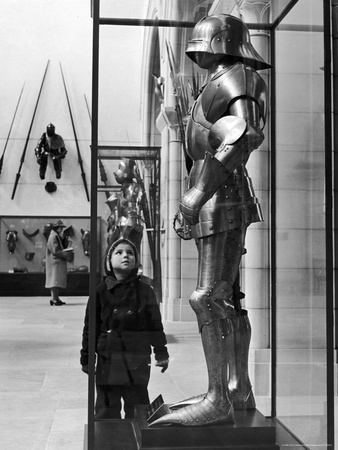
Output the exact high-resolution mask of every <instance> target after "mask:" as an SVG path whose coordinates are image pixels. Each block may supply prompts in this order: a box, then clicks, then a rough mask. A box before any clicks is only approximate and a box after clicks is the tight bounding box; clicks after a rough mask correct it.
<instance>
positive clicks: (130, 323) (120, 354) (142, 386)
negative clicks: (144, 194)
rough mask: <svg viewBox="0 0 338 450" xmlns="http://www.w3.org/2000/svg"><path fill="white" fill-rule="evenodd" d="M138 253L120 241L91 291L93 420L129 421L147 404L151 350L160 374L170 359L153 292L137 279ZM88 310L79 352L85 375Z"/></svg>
mask: <svg viewBox="0 0 338 450" xmlns="http://www.w3.org/2000/svg"><path fill="white" fill-rule="evenodd" d="M138 265H139V260H138V253H137V250H136V247H135V245H134V244H133V243H132V242H131V241H129V240H128V239H124V238H122V239H119V240H117V241H116V242H114V243H113V244H112V245H111V246H110V247H109V248H108V250H107V253H106V256H105V271H106V274H107V277H106V279H105V280H104V281H103V282H101V283H100V284H99V285H98V286H97V291H96V353H97V355H98V358H97V367H96V392H97V398H96V405H95V414H96V419H116V418H117V419H118V418H121V399H123V401H124V413H125V418H126V419H130V418H133V417H134V406H135V405H137V404H142V405H144V404H149V403H150V402H149V395H148V388H147V387H148V383H149V378H150V354H151V348H153V351H154V353H155V359H156V365H157V366H160V367H162V372H164V371H165V370H166V369H167V367H168V362H169V355H168V351H167V348H166V343H167V342H166V337H165V334H164V331H163V325H162V321H161V314H160V310H159V308H158V305H157V302H156V298H155V294H154V292H153V290H152V288H151V287H150V286H149V285H147V284H145V283H144V282H143V281H142V279H141V276H140V275H139V274H138ZM88 335H89V311H88V306H87V310H86V316H85V324H84V329H83V340H82V349H81V360H80V362H81V365H82V370H83V371H84V372H85V373H88Z"/></svg>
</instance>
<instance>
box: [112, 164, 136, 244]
mask: <svg viewBox="0 0 338 450" xmlns="http://www.w3.org/2000/svg"><path fill="white" fill-rule="evenodd" d="M135 171H136V163H135V161H134V160H132V159H126V158H123V159H122V160H121V162H120V164H119V168H118V170H117V171H116V172H115V179H116V181H117V182H118V183H120V184H121V191H120V192H119V193H118V194H113V195H112V196H111V197H110V198H109V199H108V200H107V204H108V206H109V207H110V209H111V215H110V217H109V218H108V225H109V226H108V231H111V235H110V237H109V242H115V241H116V240H117V239H120V238H126V239H129V240H131V241H132V242H133V243H134V244H135V246H136V248H137V251H138V252H139V251H140V245H141V241H142V236H143V228H144V227H143V219H142V217H141V213H142V202H143V196H144V191H143V189H142V188H141V186H140V185H139V184H138V183H137V182H135V181H134V178H136V172H135ZM109 242H108V243H109Z"/></svg>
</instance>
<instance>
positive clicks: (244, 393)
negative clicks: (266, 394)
mask: <svg viewBox="0 0 338 450" xmlns="http://www.w3.org/2000/svg"><path fill="white" fill-rule="evenodd" d="M231 320H232V324H233V330H234V345H235V349H234V356H235V357H234V359H233V360H231V362H230V381H229V388H230V390H231V394H232V401H233V405H234V409H255V408H256V404H255V399H254V395H253V393H252V387H251V382H250V379H249V370H248V359H249V346H250V339H251V325H250V322H249V318H248V313H247V311H246V310H244V309H242V310H241V311H239V312H238V313H237V314H236V316H235V317H233V318H232V319H231Z"/></svg>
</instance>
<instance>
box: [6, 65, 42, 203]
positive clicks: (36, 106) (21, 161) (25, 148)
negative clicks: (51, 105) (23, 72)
mask: <svg viewBox="0 0 338 450" xmlns="http://www.w3.org/2000/svg"><path fill="white" fill-rule="evenodd" d="M48 66H49V60H48V61H47V65H46V69H45V73H44V75H43V78H42V83H41V86H40V90H39V94H38V98H37V101H36V105H35V108H34V112H33V117H32V121H31V124H30V127H29V130H28V134H27V138H26V143H25V147H24V149H23V152H22V155H21V159H20V166H19V170H18V173H17V174H16V178H15V182H14V188H13V192H12V200H13V199H14V196H15V192H16V188H17V186H18V183H19V179H20V176H21V169H22V165H23V163H24V161H25V157H26V151H27V146H28V142H29V138H30V135H31V131H32V127H33V123H34V119H35V114H36V110H37V109H38V104H39V100H40V97H41V92H42V88H43V85H44V82H45V78H46V75H47V70H48Z"/></svg>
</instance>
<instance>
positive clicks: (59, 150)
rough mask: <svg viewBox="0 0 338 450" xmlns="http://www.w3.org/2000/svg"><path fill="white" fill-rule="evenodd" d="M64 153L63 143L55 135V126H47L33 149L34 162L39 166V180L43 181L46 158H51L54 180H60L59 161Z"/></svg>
mask: <svg viewBox="0 0 338 450" xmlns="http://www.w3.org/2000/svg"><path fill="white" fill-rule="evenodd" d="M66 153H67V150H66V147H65V143H64V141H63V139H62V137H61V136H60V135H59V134H56V133H55V126H54V125H53V124H49V125H47V132H46V133H43V135H42V136H41V138H40V140H39V142H38V144H37V146H36V148H35V156H36V160H37V163H38V164H39V165H40V169H39V174H40V178H41V180H44V179H45V174H46V169H47V163H48V156H50V157H51V158H52V161H53V166H54V170H55V175H56V178H58V179H59V178H61V172H62V163H61V159H64V157H65V156H66Z"/></svg>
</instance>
